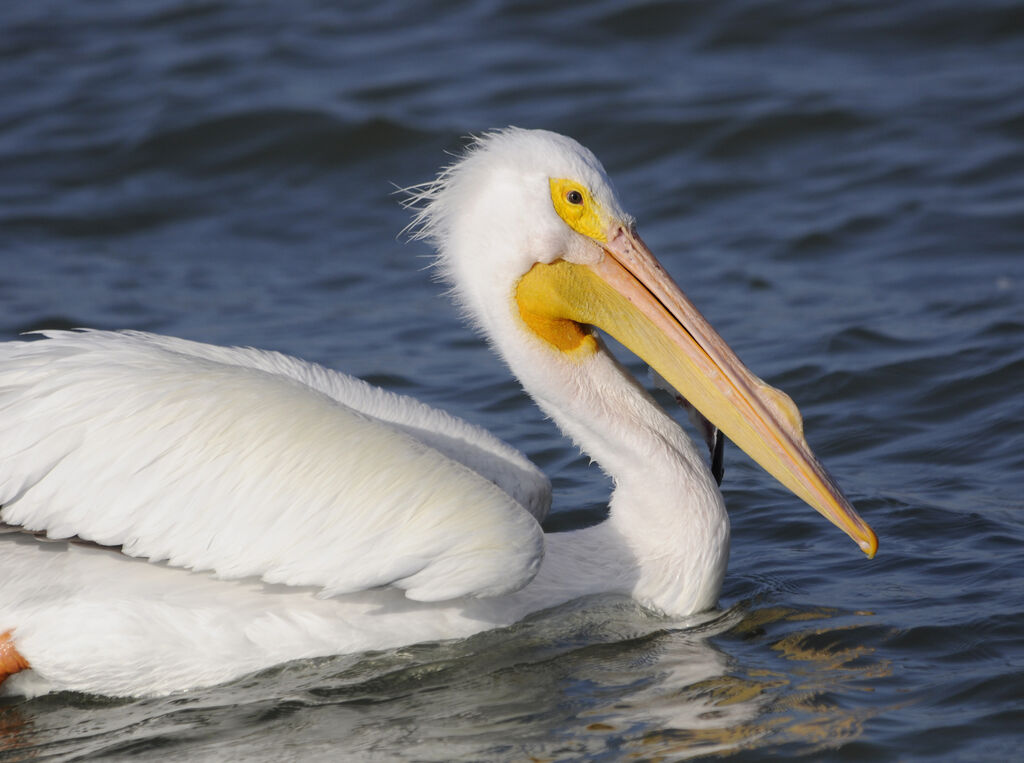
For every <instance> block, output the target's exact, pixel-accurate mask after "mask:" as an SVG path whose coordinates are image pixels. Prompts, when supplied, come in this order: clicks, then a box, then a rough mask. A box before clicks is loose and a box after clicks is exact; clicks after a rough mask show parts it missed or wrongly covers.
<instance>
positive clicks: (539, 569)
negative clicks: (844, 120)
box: [0, 129, 876, 695]
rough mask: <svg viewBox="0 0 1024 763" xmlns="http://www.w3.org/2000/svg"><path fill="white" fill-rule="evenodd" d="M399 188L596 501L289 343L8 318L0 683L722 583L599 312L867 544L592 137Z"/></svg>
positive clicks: (187, 683) (116, 677)
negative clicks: (655, 246) (572, 455)
mask: <svg viewBox="0 0 1024 763" xmlns="http://www.w3.org/2000/svg"><path fill="white" fill-rule="evenodd" d="M415 202H416V204H417V206H418V208H419V212H418V213H417V219H416V223H415V225H416V230H417V231H418V234H417V235H419V236H421V237H423V238H426V239H428V240H430V241H431V242H432V243H433V244H434V245H435V246H436V248H437V250H438V253H439V260H438V262H439V267H440V268H441V271H442V272H443V273H444V275H445V276H446V277H447V278H448V280H449V281H450V282H451V283H452V285H453V287H454V293H455V295H456V298H457V300H458V301H459V303H460V305H461V306H462V307H463V308H464V310H465V312H466V314H467V315H468V316H469V317H470V318H471V320H472V321H473V322H474V323H475V324H476V325H477V327H478V328H479V329H480V330H482V331H483V333H484V334H485V335H486V336H487V337H488V338H489V340H490V341H491V343H492V345H493V346H494V348H495V349H496V350H497V351H498V352H499V353H500V354H501V356H502V357H503V358H504V360H505V361H506V363H507V364H508V365H509V367H510V369H511V370H512V371H513V373H515V374H516V375H517V376H518V377H519V379H520V380H521V382H522V383H523V386H524V387H525V389H526V390H527V391H528V392H529V393H530V394H531V395H532V396H533V397H534V399H535V400H536V401H537V403H538V404H539V405H540V407H541V408H542V409H543V410H544V411H545V412H546V413H547V414H548V415H550V416H551V418H552V419H553V420H554V421H555V422H556V423H557V424H558V425H559V427H560V428H561V429H562V430H563V431H564V432H565V433H566V434H567V435H569V436H570V437H571V438H572V439H573V440H574V441H575V442H576V443H577V444H578V445H579V446H580V447H581V448H583V449H584V450H586V452H587V453H589V454H590V455H591V456H592V457H593V458H594V459H595V460H596V461H598V462H599V463H600V464H601V466H602V467H603V468H604V469H605V470H606V471H607V472H608V473H609V474H610V475H611V476H612V477H613V479H614V481H615V491H614V494H613V496H612V498H611V501H610V513H609V518H608V519H607V520H606V521H605V522H603V523H601V524H599V525H597V526H594V527H590V528H586V529H582V530H577V531H572V532H565V533H558V534H549V535H544V534H543V533H542V532H541V530H540V526H539V523H538V520H539V519H541V518H543V516H544V514H545V513H546V511H547V509H548V505H549V503H550V487H549V484H548V482H547V480H546V478H545V477H544V476H543V475H542V474H541V473H540V472H539V471H538V470H537V469H536V468H535V467H533V466H532V465H531V464H530V463H529V462H528V461H527V460H526V459H525V458H524V457H523V456H522V455H521V454H519V453H518V452H517V451H515V450H514V449H512V448H510V447H509V446H507V445H505V444H503V443H501V442H499V441H498V440H496V439H495V438H493V437H492V436H490V435H488V434H487V433H486V432H484V431H483V430H481V429H478V428H476V427H474V426H471V425H469V424H467V423H465V422H462V421H460V420H458V419H455V418H453V417H451V416H448V415H447V414H444V413H442V412H439V411H435V410H432V409H430V408H428V407H427V406H424V405H422V404H420V403H418V402H416V401H414V400H411V399H409V398H404V397H401V396H398V395H393V394H391V393H387V392H383V391H381V390H377V389H375V388H373V387H371V386H369V385H367V384H365V383H364V382H361V381H359V380H357V379H353V378H351V377H347V376H345V375H343V374H340V373H337V372H333V371H329V370H327V369H324V368H322V367H320V366H316V365H313V364H307V363H303V362H302V361H298V360H295V359H293V358H288V357H286V356H283V355H280V354H277V353H267V352H261V351H257V350H252V349H246V348H221V347H211V346H208V345H202V344H197V343H193V342H186V341H184V340H179V339H172V338H168V337H158V336H154V335H150V334H142V333H137V332H126V333H116V332H88V331H87V332H47V334H46V337H45V338H42V339H37V340H34V341H24V342H9V343H4V344H0V430H2V432H3V437H2V438H0V506H2V509H0V519H2V521H3V522H4V523H5V524H6V525H7V526H9V527H11V528H13V529H15V530H17V532H10V533H7V534H6V535H5V536H0V545H2V553H0V634H4V635H3V638H2V639H0V680H2V679H3V678H5V677H6V676H7V675H10V678H9V679H8V680H7V681H6V683H5V684H4V688H5V690H6V691H9V692H12V691H20V692H26V693H32V692H38V691H45V690H52V689H70V690H77V691H85V692H95V693H101V694H109V695H137V694H159V693H166V692H170V691H175V690H181V689H187V688H190V687H194V686H200V685H209V684H212V683H217V682H221V681H224V680H228V679H230V678H233V677H236V676H239V675H242V674H244V673H247V672H251V671H253V670H257V669H260V668H265V667H269V666H271V665H274V664H277V663H280V662H283V661H287V660H293V659H300V658H306V657H314V656H320V655H327V654H336V653H346V652H358V651H363V650H367V649H381V648H388V647H394V646H398V645H401V644H406V643H414V642H419V641H428V640H437V639H446V638H457V637H462V636H466V635H469V634H472V633H474V632H478V631H480V630H484V629H487V628H492V627H495V626H500V625H505V624H509V623H512V622H515V621H516V620H518V619H520V618H522V617H523V616H525V615H526V614H528V613H530V612H533V611H536V610H539V609H543V608H546V607H550V606H553V605H556V604H559V603H561V602H565V601H568V600H570V599H573V598H576V597H579V596H583V595H586V594H591V593H601V592H616V593H622V594H626V595H629V596H632V597H634V598H636V599H637V600H639V601H640V602H642V603H643V604H645V605H646V606H648V607H650V608H652V609H655V610H657V611H661V612H664V613H668V614H671V615H676V616H685V615H689V614H693V613H697V612H700V611H702V610H706V609H708V608H710V607H713V606H714V604H715V602H716V599H717V596H718V592H719V589H720V587H721V583H722V579H723V576H724V574H725V569H726V562H727V558H728V547H729V523H728V517H727V514H726V512H725V507H724V504H723V501H722V497H721V495H720V493H719V491H718V488H717V485H716V484H715V481H714V480H713V478H712V476H711V474H710V472H709V470H708V467H707V465H706V463H705V460H704V458H703V457H702V455H701V453H700V452H699V451H698V449H697V448H696V447H695V446H694V444H693V443H692V442H691V440H690V439H689V437H688V436H687V435H686V434H685V433H684V431H683V430H682V429H681V428H680V427H679V426H678V425H677V424H676V423H675V421H673V420H672V419H671V418H670V417H669V416H668V415H667V414H665V413H664V412H663V411H662V410H661V408H660V407H659V406H658V405H657V404H656V403H655V402H654V400H653V399H652V398H651V397H650V396H649V395H648V394H647V392H646V391H645V390H644V389H643V388H642V387H640V385H638V384H637V383H636V382H635V381H634V380H633V379H632V378H631V377H630V376H629V375H628V374H627V373H626V372H625V370H624V369H623V368H622V367H621V366H620V365H619V364H618V363H617V362H616V361H615V359H614V358H613V357H612V356H611V355H610V354H609V353H608V352H607V351H606V350H605V348H604V347H603V345H602V343H601V342H600V340H599V339H598V338H597V337H596V335H595V334H594V333H593V330H592V329H591V328H590V326H591V325H596V326H599V327H601V328H603V329H605V330H608V331H610V332H611V333H613V334H614V335H616V336H617V337H618V338H619V339H620V340H621V341H623V342H624V343H625V344H626V345H627V346H630V347H631V348H632V349H634V351H636V352H637V353H638V354H639V355H641V357H643V358H644V359H645V360H647V361H648V362H649V363H651V365H652V366H653V367H655V368H656V369H657V370H658V372H659V373H660V374H661V375H662V376H663V377H664V378H665V379H666V380H667V381H668V383H669V384H671V385H672V386H673V387H675V388H676V389H677V390H679V392H680V394H682V395H683V396H685V397H686V399H687V400H689V401H690V402H691V403H693V405H694V406H695V407H697V408H698V409H699V410H701V412H702V413H703V415H705V416H706V417H707V418H708V419H709V420H710V421H711V422H712V423H713V424H714V425H715V426H717V427H719V428H720V429H722V431H723V432H725V434H727V435H728V436H730V437H731V438H732V439H733V440H734V441H736V442H737V444H739V445H740V447H742V448H744V449H745V450H747V451H748V453H750V454H751V455H752V456H753V457H754V458H755V459H756V460H758V461H759V462H760V463H761V464H762V465H764V466H765V468H766V469H767V470H769V471H770V472H771V473H772V474H773V475H775V476H776V477H777V478H778V479H779V480H780V481H782V482H783V483H784V484H786V485H787V486H788V487H790V488H791V489H793V491H794V492H795V493H797V494H798V495H800V497H802V498H804V499H805V500H807V501H808V502H809V503H811V504H812V505H813V506H814V507H815V508H817V509H818V510H819V511H821V512H822V513H823V514H824V515H825V516H826V517H827V518H829V519H830V520H831V521H833V522H834V523H836V524H837V525H839V526H840V527H841V528H842V529H844V530H845V531H846V532H847V533H848V534H850V535H851V536H852V537H854V539H855V540H857V541H858V542H859V543H860V544H861V546H862V548H864V549H865V551H867V552H868V553H869V554H871V553H873V552H874V544H875V543H876V541H875V539H874V536H873V534H871V531H870V529H869V528H867V526H866V525H864V524H863V522H861V520H860V519H859V517H857V515H856V513H855V512H854V511H853V509H852V507H850V506H849V504H848V503H847V502H846V501H845V499H844V498H842V496H841V494H840V493H839V492H838V490H837V489H836V488H835V486H834V484H833V483H832V481H831V479H830V478H829V477H828V475H827V473H825V472H824V470H823V469H822V468H821V467H820V465H819V464H818V463H817V461H816V460H815V459H814V457H813V454H811V452H810V450H809V448H808V447H807V445H806V442H805V441H804V440H803V435H802V431H801V426H800V418H799V414H798V413H797V412H796V409H795V407H794V406H793V405H792V403H791V402H790V401H789V400H788V398H786V397H785V396H784V395H782V393H780V392H778V391H776V390H773V389H771V388H770V387H768V386H767V385H765V384H764V383H763V382H761V381H760V380H758V379H756V377H754V376H753V375H751V374H750V373H749V372H748V371H746V369H745V368H744V367H743V366H742V364H740V363H739V361H738V359H736V358H735V356H734V355H732V353H731V351H729V350H728V347H726V346H725V344H724V342H722V340H721V339H720V338H719V337H718V336H717V334H714V332H713V330H711V328H710V326H708V325H707V324H706V322H705V321H704V320H703V318H701V317H700V315H699V313H697V312H696V310H695V309H694V308H693V307H692V305H690V303H689V302H688V301H687V300H686V298H685V297H684V296H683V295H682V292H680V291H679V290H678V287H676V286H675V284H674V283H672V281H671V279H670V278H668V276H667V275H666V274H665V273H664V271H662V270H661V269H660V267H659V266H658V265H657V263H656V262H655V261H654V259H653V257H652V256H651V255H650V253H649V251H647V249H646V247H645V246H644V245H643V243H642V241H640V239H639V238H638V237H637V236H636V233H635V230H634V227H633V222H632V218H630V217H629V216H627V215H626V214H625V213H624V212H622V210H621V208H620V206H619V203H618V201H617V199H616V197H615V195H614V193H613V192H612V190H611V186H610V184H609V182H608V180H607V177H606V176H605V174H604V170H603V169H602V168H601V166H600V164H599V163H598V162H597V160H596V159H595V158H594V157H593V155H592V154H591V153H590V152H589V151H587V150H586V149H584V148H583V147H581V146H579V144H577V143H575V142H574V141H572V140H570V139H568V138H565V137H563V136H559V135H555V134H553V133H547V132H543V131H525V130H518V129H509V130H504V131H500V132H497V133H493V134H490V135H488V136H484V137H483V138H480V139H478V140H477V141H476V143H475V144H474V147H473V148H472V149H471V150H470V151H469V152H468V153H467V155H466V156H465V157H464V158H463V159H461V160H460V161H459V162H457V163H456V164H454V165H453V166H452V167H450V168H449V169H448V170H446V171H444V172H443V173H442V174H441V175H440V177H439V178H438V180H437V181H435V182H434V183H432V184H429V185H427V186H424V187H423V188H421V189H420V190H419V192H418V194H416V198H415ZM24 531H32V532H33V533H36V534H39V535H42V534H45V535H46V536H48V537H49V538H57V539H59V538H78V539H83V540H86V541H91V542H92V543H95V544H102V545H104V546H111V547H115V548H116V549H117V550H111V549H105V548H96V547H83V546H82V545H79V544H76V543H44V542H41V541H40V540H38V539H37V538H35V537H32V536H30V535H27V534H26V533H25V532H24ZM4 650H6V654H7V657H6V658H5V656H4ZM11 655H16V656H17V658H18V660H20V662H18V661H17V660H13V657H11ZM5 659H6V660H7V662H5ZM5 664H6V665H8V667H7V668H4V665H5ZM12 665H14V666H15V667H10V666H12ZM25 666H28V667H30V668H31V669H30V670H21V668H23V667H25ZM19 670H20V672H18V671H19Z"/></svg>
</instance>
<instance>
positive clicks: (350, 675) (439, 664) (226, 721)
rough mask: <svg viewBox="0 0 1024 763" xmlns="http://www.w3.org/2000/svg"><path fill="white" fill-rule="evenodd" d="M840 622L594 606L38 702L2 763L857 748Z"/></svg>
mask: <svg viewBox="0 0 1024 763" xmlns="http://www.w3.org/2000/svg"><path fill="white" fill-rule="evenodd" d="M854 617H857V616H856V615H854ZM837 619H841V620H843V623H842V624H838V625H836V624H833V621H836V620H837ZM848 619H849V618H848V617H846V616H843V615H842V614H841V613H839V612H837V611H835V610H829V609H815V610H797V609H793V608H788V607H780V606H765V607H755V608H750V609H747V605H740V606H737V607H734V608H732V609H730V610H728V611H725V612H720V613H716V614H715V615H714V616H713V617H705V618H703V621H700V620H698V621H696V622H695V621H693V620H691V621H689V622H686V623H677V622H672V621H666V620H664V619H662V618H656V617H652V616H651V615H649V614H648V613H646V612H644V611H642V610H640V609H639V608H638V607H637V606H636V605H635V604H634V603H633V602H630V601H626V600H622V599H619V598H617V597H615V598H613V597H608V598H605V597H601V598H598V599H590V600H587V601H584V602H576V603H572V604H569V605H566V606H565V607H560V608H557V609H555V610H552V611H550V612H546V613H542V614H540V615H538V616H537V617H534V618H531V619H529V620H527V621H526V622H523V623H520V624H518V625H516V626H513V627H511V628H507V629H503V630H500V631H493V632H490V633H483V634H480V635H478V636H475V637H473V638H470V639H466V640H464V641H459V642H451V643H444V644H425V645H418V646H412V647H407V648H403V649H397V650H393V651H390V652H383V653H378V654H372V655H363V656H349V657H337V658H329V659H321V660H310V661H304V662H299V663H293V664H290V665H287V666H282V667H279V668H275V669H273V670H270V671H266V672H264V673H262V674H260V675H258V676H252V677H248V678H245V679H242V680H240V681H236V682H234V683H233V684H230V685H228V686H223V687H215V688H213V689H210V690H207V691H203V692H192V693H189V694H187V695H182V696H177V697H169V698H163V699H154V700H136V701H133V700H128V701H120V702H109V701H102V700H96V699H93V698H85V697H80V698H76V697H73V696H69V695H64V696H60V695H58V696H56V697H43V698H40V699H37V700H34V701H32V702H30V703H27V704H26V705H24V706H23V707H20V706H18V705H12V706H8V707H4V708H2V709H0V749H3V750H4V752H5V755H4V758H5V759H10V760H19V759H27V758H29V757H32V756H34V755H35V754H39V753H41V752H43V751H46V752H47V754H50V753H57V754H59V753H60V752H61V751H66V750H72V749H74V750H78V751H81V750H82V749H83V745H84V748H85V749H91V750H92V751H93V752H96V753H102V754H104V755H115V754H128V753H139V752H143V751H146V750H154V749H159V752H160V756H161V758H163V759H176V755H179V754H180V756H181V759H185V758H189V757H192V758H194V757H196V756H197V755H200V756H201V755H208V756H210V757H218V756H220V755H223V754H226V753H227V752H228V751H230V752H231V754H232V755H233V756H241V757H243V758H245V759H252V760H269V759H272V758H278V757H279V756H280V752H281V750H282V749H288V748H289V747H290V746H294V748H295V749H302V751H303V758H304V759H318V758H322V759H329V758H330V757H331V756H332V754H336V753H337V747H336V746H337V741H338V740H339V739H342V738H343V739H344V740H345V747H346V750H347V752H348V754H350V755H365V756H367V757H373V756H375V755H381V756H386V755H387V754H388V753H389V752H390V753H397V752H398V751H401V750H403V749H405V748H407V747H409V746H410V745H412V746H414V747H415V749H416V751H417V755H416V757H423V758H425V759H438V760H440V759H460V758H461V759H474V758H486V759H494V760H502V759H508V760H519V759H522V756H523V755H524V754H526V755H530V756H532V757H533V758H534V759H536V760H555V759H564V758H566V757H569V758H583V757H589V756H600V755H607V754H610V753H614V754H615V755H616V756H621V757H622V758H623V759H639V758H642V759H652V760H658V759H665V760H678V759H682V758H689V757H695V756H699V755H710V754H715V753H718V754H725V753H734V752H736V751H739V750H756V749H758V748H759V747H761V746H763V745H771V746H773V747H775V746H778V745H785V746H786V747H785V749H792V750H793V751H799V752H801V753H806V754H814V753H817V752H820V751H824V750H828V749H833V748H835V747H836V745H837V744H839V743H840V742H848V741H850V740H852V739H856V738H857V737H858V736H859V735H860V734H861V731H862V729H863V723H864V721H865V720H866V719H867V718H869V717H871V715H873V714H874V713H876V712H878V710H877V709H870V710H869V709H865V708H863V707H852V708H851V707H846V706H844V705H843V703H842V702H841V701H838V700H837V699H836V697H837V696H839V695H841V693H842V692H845V691H848V690H850V688H851V687H854V688H856V687H857V686H858V685H861V686H863V688H864V690H868V687H867V683H866V682H867V681H868V680H869V679H879V678H884V677H887V676H889V675H890V674H891V672H892V669H891V665H889V664H888V663H887V661H885V660H879V659H876V658H875V656H874V647H873V646H872V644H871V642H872V641H874V640H876V639H877V638H878V633H876V629H875V627H874V626H871V625H856V624H850V623H848V622H847V620H848ZM751 642H757V643H756V648H754V649H748V648H747V647H748V645H749V644H750V643H751ZM765 643H767V644H768V645H769V646H770V649H765V648H764V644H765ZM773 658H774V659H775V660H776V661H775V662H772V659H773ZM839 690H842V691H839ZM69 705H70V706H72V707H73V711H71V710H70V708H69ZM23 710H26V711H27V710H30V712H23ZM71 718H74V719H75V721H74V722H73V723H71V722H69V721H70V719H71ZM257 727H258V728H259V729H260V732H259V734H254V732H253V729H254V728H257ZM268 734H269V735H271V736H272V738H274V739H275V740H276V741H275V746H274V752H273V754H269V753H268V751H267V749H266V746H265V741H264V740H265V738H266V736H267V735H268ZM512 740H514V744H512Z"/></svg>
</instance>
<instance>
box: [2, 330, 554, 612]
mask: <svg viewBox="0 0 1024 763" xmlns="http://www.w3.org/2000/svg"><path fill="white" fill-rule="evenodd" d="M47 336H48V338H47V339H43V340H38V341H29V342H9V343H4V344H0V433H2V434H0V505H2V509H0V519H2V521H3V522H5V523H7V524H11V525H18V526H22V527H24V528H25V529H28V530H34V531H45V532H46V533H47V534H48V535H49V536H50V537H71V536H78V537H81V538H84V539H87V540H92V541H95V542H97V543H101V544H105V545H115V546H118V545H119V546H121V547H122V550H123V552H124V553H126V554H129V555H132V556H140V557H146V558H149V559H151V560H154V561H157V560H166V561H167V562H169V563H170V564H172V565H177V566H182V567H187V568H189V569H195V570H210V571H212V572H214V573H215V574H216V575H218V576H221V577H225V578H241V577H248V576H258V577H260V578H262V579H263V580H265V581H267V582H272V583H285V584H289V585H310V586H318V587H321V588H323V590H324V592H325V593H326V594H328V595H331V594H339V593H346V592H352V591H358V590H363V589H366V588H371V587H375V586H381V585H395V586H398V587H401V588H404V589H406V594H407V596H409V598H413V599H418V600H424V601H433V600H441V599H449V598H454V597H458V596H462V595H479V596H486V595H495V594H500V593H504V592H507V591H510V590H515V589H517V588H519V587H521V586H522V585H524V584H525V583H526V582H528V581H529V580H530V579H531V578H532V576H533V574H534V573H535V572H536V569H537V567H538V565H539V562H540V558H541V556H542V554H543V535H542V533H541V531H540V527H539V525H538V524H537V521H536V519H535V518H534V517H533V516H531V514H530V513H529V512H528V511H527V510H525V509H524V508H523V505H522V504H521V503H520V501H522V502H523V503H526V504H528V505H529V506H530V508H531V510H532V511H533V512H534V513H537V514H541V515H542V514H543V512H544V511H546V508H547V504H548V502H549V501H550V493H549V488H548V486H547V482H546V480H544V478H543V476H541V475H539V472H537V471H536V469H535V468H533V467H532V465H530V464H529V462H527V461H526V460H525V459H524V458H522V456H520V455H518V454H517V453H516V452H515V451H513V450H512V449H510V448H508V446H506V445H504V444H503V443H500V442H499V441H497V440H494V438H490V437H489V436H486V435H483V434H482V430H477V429H476V428H475V427H470V426H469V425H467V424H465V423H464V422H460V421H459V420H457V419H453V418H452V417H448V416H446V415H445V414H440V413H439V412H433V411H432V410H431V409H429V408H427V407H426V406H422V404H419V403H417V402H415V401H411V400H410V399H409V398H401V397H399V396H389V395H388V393H381V392H374V391H373V388H372V387H369V385H365V383H363V382H360V381H358V380H353V379H351V378H350V377H345V376H343V375H341V374H336V373H334V372H330V371H327V370H326V369H323V368H321V367H319V366H313V365H311V364H304V363H302V362H301V361H297V360H295V359H292V358H287V357H286V356H283V355H278V354H276V353H261V352H259V351H256V350H246V349H239V348H217V347H211V346H208V345H200V344H196V343H192V342H184V341H182V340H173V339H169V338H165V337H155V336H152V335H147V334H139V333H113V332H50V333H48V334H47ZM363 387H365V389H362V388H363ZM351 390H355V393H353V392H352V391H351ZM353 394H354V396H355V397H356V398H359V399H358V401H357V402H358V403H360V405H357V406H355V407H353V406H352V405H349V404H346V403H344V402H342V401H341V400H339V398H343V397H345V396H346V395H348V397H350V398H351V397H353ZM360 394H361V395H362V397H361V398H360V397H359V396H360ZM402 401H408V402H405V403H403V402H402ZM374 407H376V408H378V409H382V410H384V411H385V412H390V413H391V414H392V415H391V417H390V422H389V421H388V420H384V417H378V416H379V413H380V411H379V410H378V411H377V414H378V415H377V416H375V415H371V413H373V411H372V410H371V409H373V408H374ZM435 421H441V422H442V425H438V424H436V423H434V422H435ZM452 422H454V423H452ZM446 427H447V428H446ZM417 432H419V433H420V434H422V433H424V432H425V433H426V436H414V435H416V434H417ZM478 440H479V442H482V443H484V444H483V445H480V444H479V443H478V442H477V441H478ZM438 446H440V449H439V447H438ZM445 448H447V449H448V452H447V453H446V452H442V451H443V450H445ZM506 451H507V452H508V453H512V454H513V457H511V458H509V457H508V456H507V453H506ZM467 452H469V454H470V455H469V456H467V455H466V453H467ZM457 459H459V460H457ZM474 459H475V462H474ZM467 462H468V463H469V464H470V465H469V466H467ZM481 464H482V466H481ZM471 466H472V467H473V468H470V467H471ZM517 475H518V476H517ZM522 475H526V476H522ZM502 482H504V483H506V484H507V485H512V486H513V487H512V491H513V492H514V491H515V490H516V489H517V488H516V487H515V486H516V485H520V487H519V488H518V490H519V491H520V493H521V494H520V496H519V498H520V500H516V498H514V497H513V496H512V495H510V494H509V492H506V490H503V489H502V488H500V487H498V484H501V483H502ZM496 483H497V484H496ZM524 484H525V485H526V487H522V486H521V485H524ZM524 496H525V497H524Z"/></svg>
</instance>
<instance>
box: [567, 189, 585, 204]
mask: <svg viewBox="0 0 1024 763" xmlns="http://www.w3.org/2000/svg"><path fill="white" fill-rule="evenodd" d="M565 200H566V201H567V202H569V203H570V204H582V203H583V194H582V193H580V192H579V191H577V190H576V189H575V188H574V189H572V190H571V191H569V193H567V194H565Z"/></svg>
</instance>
